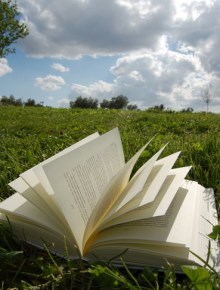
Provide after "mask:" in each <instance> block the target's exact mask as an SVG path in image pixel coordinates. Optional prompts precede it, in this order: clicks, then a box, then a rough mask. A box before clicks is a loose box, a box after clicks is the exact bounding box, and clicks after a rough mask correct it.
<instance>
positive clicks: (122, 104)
mask: <svg viewBox="0 0 220 290" xmlns="http://www.w3.org/2000/svg"><path fill="white" fill-rule="evenodd" d="M0 106H20V107H44V104H43V102H40V103H36V101H35V100H34V99H31V98H29V99H28V100H27V101H26V102H22V100H21V99H15V97H14V96H13V95H10V96H9V97H7V96H2V97H1V98H0ZM69 106H70V108H72V109H74V108H81V109H98V108H99V107H100V108H103V109H127V110H139V108H138V106H137V105H134V104H129V101H128V98H127V97H125V96H123V95H119V96H117V97H113V98H112V99H111V100H107V99H104V100H103V101H102V102H101V103H100V104H99V102H98V100H97V99H93V98H91V97H90V98H83V97H81V96H79V97H77V98H76V99H75V101H70V103H69ZM147 111H153V112H170V113H173V112H175V111H173V110H170V109H166V108H165V106H164V105H163V104H161V105H156V106H153V107H149V108H148V109H147ZM180 112H182V113H192V112H193V108H191V107H189V108H186V109H182V110H181V111H180Z"/></svg>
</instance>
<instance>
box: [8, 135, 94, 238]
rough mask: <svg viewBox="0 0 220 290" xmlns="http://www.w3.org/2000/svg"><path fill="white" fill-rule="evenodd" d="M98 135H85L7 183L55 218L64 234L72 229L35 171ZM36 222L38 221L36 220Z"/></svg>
mask: <svg viewBox="0 0 220 290" xmlns="http://www.w3.org/2000/svg"><path fill="white" fill-rule="evenodd" d="M98 137H99V134H98V133H94V134H91V135H89V136H87V137H86V138H84V139H82V140H80V141H79V142H77V143H75V144H73V145H71V146H70V147H68V148H66V149H64V150H62V151H61V152H59V153H57V154H55V155H54V156H52V157H50V158H48V159H47V160H45V161H43V162H41V163H40V164H38V165H36V166H35V167H33V168H31V169H29V170H27V171H25V172H23V173H22V174H21V175H20V177H19V178H17V179H15V180H14V181H12V182H11V183H9V186H11V187H12V188H13V189H14V190H15V191H16V192H18V193H19V194H21V195H22V196H23V197H25V198H26V200H28V201H29V202H30V203H31V204H33V205H34V206H36V207H37V208H38V209H39V211H41V212H43V213H45V214H46V216H47V219H53V220H56V223H57V226H58V225H59V227H60V228H61V229H64V230H63V232H65V235H67V233H68V235H69V236H73V233H72V230H71V229H70V227H69V224H68V222H67V221H66V219H65V217H64V215H63V212H62V211H61V209H60V207H59V205H58V206H57V204H56V203H55V202H54V200H53V199H51V197H50V196H49V195H48V193H47V191H46V189H45V188H44V187H43V185H42V183H41V181H40V180H39V178H38V176H37V175H36V173H35V171H36V170H38V171H40V170H41V168H42V166H43V165H45V164H48V163H50V162H52V161H54V160H56V159H57V158H62V156H64V155H65V154H68V153H70V152H73V151H74V150H75V149H77V148H79V147H80V146H83V145H84V144H87V143H89V142H90V141H92V140H94V139H95V138H98ZM36 222H38V220H37V221H36Z"/></svg>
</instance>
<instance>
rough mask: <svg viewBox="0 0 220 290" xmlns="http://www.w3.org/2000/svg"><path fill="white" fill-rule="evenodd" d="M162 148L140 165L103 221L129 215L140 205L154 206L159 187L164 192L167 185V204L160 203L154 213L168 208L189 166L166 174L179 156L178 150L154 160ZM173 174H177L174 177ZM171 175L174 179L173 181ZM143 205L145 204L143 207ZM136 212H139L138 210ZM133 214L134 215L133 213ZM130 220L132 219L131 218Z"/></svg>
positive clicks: (158, 213)
mask: <svg viewBox="0 0 220 290" xmlns="http://www.w3.org/2000/svg"><path fill="white" fill-rule="evenodd" d="M163 149H164V148H162V149H161V150H160V151H158V153H156V154H155V155H154V156H153V157H152V158H151V159H150V160H148V161H147V162H146V163H145V164H144V165H143V166H142V168H141V170H139V173H138V174H136V175H135V176H134V177H133V178H132V179H131V180H130V182H129V184H128V186H127V187H126V188H125V190H124V192H123V193H122V194H121V197H120V199H119V200H118V201H117V202H116V203H115V205H114V207H113V208H112V209H111V211H110V212H109V214H108V216H107V217H106V218H105V221H104V223H106V222H110V223H111V221H113V219H115V218H116V217H118V216H121V215H122V214H124V213H128V214H127V215H129V212H131V211H132V210H135V209H139V208H140V207H142V208H143V209H144V208H145V209H146V208H149V207H152V206H151V205H152V204H154V206H155V203H154V200H155V199H156V197H157V195H158V193H159V192H160V189H161V191H163V192H164V194H165V191H166V190H167V187H170V189H169V195H170V196H171V198H170V199H168V198H166V200H167V202H168V204H167V206H166V207H165V206H164V204H163V203H162V204H161V206H160V208H162V210H163V211H162V212H159V211H157V213H155V215H161V214H164V210H165V211H166V209H167V208H168V206H169V204H170V202H171V200H172V198H173V196H174V194H175V190H177V189H178V187H179V186H180V185H181V183H182V181H183V179H184V177H185V176H186V174H187V173H188V171H189V169H190V167H187V168H185V169H181V170H179V173H178V174H175V171H172V174H170V175H169V176H168V174H169V170H170V169H171V168H172V166H173V164H174V162H175V161H176V159H177V157H178V156H179V152H177V153H175V154H172V155H170V156H168V157H165V158H163V159H161V160H159V161H156V159H157V158H158V156H159V155H160V154H161V152H162V150H163ZM180 171H181V173H180ZM175 175H177V176H176V177H175V178H174V176H175ZM172 176H173V179H174V180H173V181H172ZM178 176H179V178H178ZM171 184H172V186H171ZM171 188H172V190H171ZM157 204H158V202H157ZM144 205H146V206H145V207H144ZM154 208H155V207H154ZM158 209H159V208H158ZM137 213H138V214H139V211H138V212H137ZM142 213H143V211H142ZM155 215H153V216H155ZM133 216H135V213H134V215H133ZM146 217H149V216H148V214H146ZM136 219H139V217H138V215H137V216H136ZM130 220H132V218H131V219H130ZM104 223H103V224H104Z"/></svg>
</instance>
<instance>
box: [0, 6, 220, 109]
mask: <svg viewBox="0 0 220 290" xmlns="http://www.w3.org/2000/svg"><path fill="white" fill-rule="evenodd" d="M17 5H18V8H19V11H20V13H21V21H23V22H25V23H26V25H27V26H28V28H29V35H28V37H26V38H25V39H22V40H19V41H18V42H17V43H16V45H15V48H16V53H15V54H10V55H8V56H7V57H6V58H2V59H0V96H10V95H13V96H14V97H15V98H16V99H18V98H21V99H22V101H24V102H25V101H26V100H27V99H28V98H31V99H35V101H36V102H37V103H43V104H44V105H46V106H51V107H58V108H59V107H69V103H70V101H74V100H75V99H76V98H77V97H78V96H82V97H92V98H96V99H98V100H99V102H101V101H102V100H103V99H109V100H110V99H111V98H112V97H116V96H118V95H124V96H126V97H127V98H128V100H129V103H130V104H136V105H137V106H138V108H140V109H146V108H149V107H154V106H157V105H160V104H163V105H164V107H165V108H167V109H171V110H177V111H179V110H183V109H187V108H193V110H194V111H195V112H197V111H205V110H206V104H205V102H204V100H203V99H202V93H203V92H204V89H205V88H206V87H207V86H210V87H211V90H210V96H211V99H212V100H211V103H210V105H209V111H211V112H214V113H220V54H219V47H220V33H219V31H220V1H219V0H135V1H134V0H62V1H60V0H53V1H48V0H38V1H33V0H17Z"/></svg>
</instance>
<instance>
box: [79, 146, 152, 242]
mask: <svg viewBox="0 0 220 290" xmlns="http://www.w3.org/2000/svg"><path fill="white" fill-rule="evenodd" d="M149 142H150V141H149ZM149 142H148V143H147V144H146V145H145V146H143V147H142V148H141V149H140V150H139V151H138V152H137V153H136V154H135V155H134V156H133V157H132V158H131V159H130V160H129V161H128V162H127V163H126V164H125V165H124V166H123V167H122V168H121V170H120V171H119V172H118V173H117V174H116V175H115V176H114V177H113V179H112V180H111V181H110V182H109V184H108V187H107V189H106V190H105V192H104V194H103V195H102V196H101V198H100V199H99V201H98V203H97V205H96V207H95V209H94V210H93V212H92V215H91V217H90V219H89V222H88V225H87V227H86V231H85V235H84V241H83V245H85V244H86V243H87V242H88V239H89V238H90V239H91V240H92V239H93V236H94V235H95V234H96V232H97V229H98V228H99V226H100V225H101V224H102V221H103V220H104V218H105V217H106V216H107V215H108V213H109V212H110V210H111V208H112V207H113V206H114V204H115V203H116V202H117V200H118V199H119V198H120V196H121V194H122V193H123V190H124V189H125V187H126V186H127V184H128V181H129V178H130V175H131V172H132V170H133V167H134V165H135V163H136V162H137V160H138V158H139V157H140V155H141V153H142V152H143V151H144V149H145V148H146V146H147V145H148V144H149ZM91 233H93V236H91Z"/></svg>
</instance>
